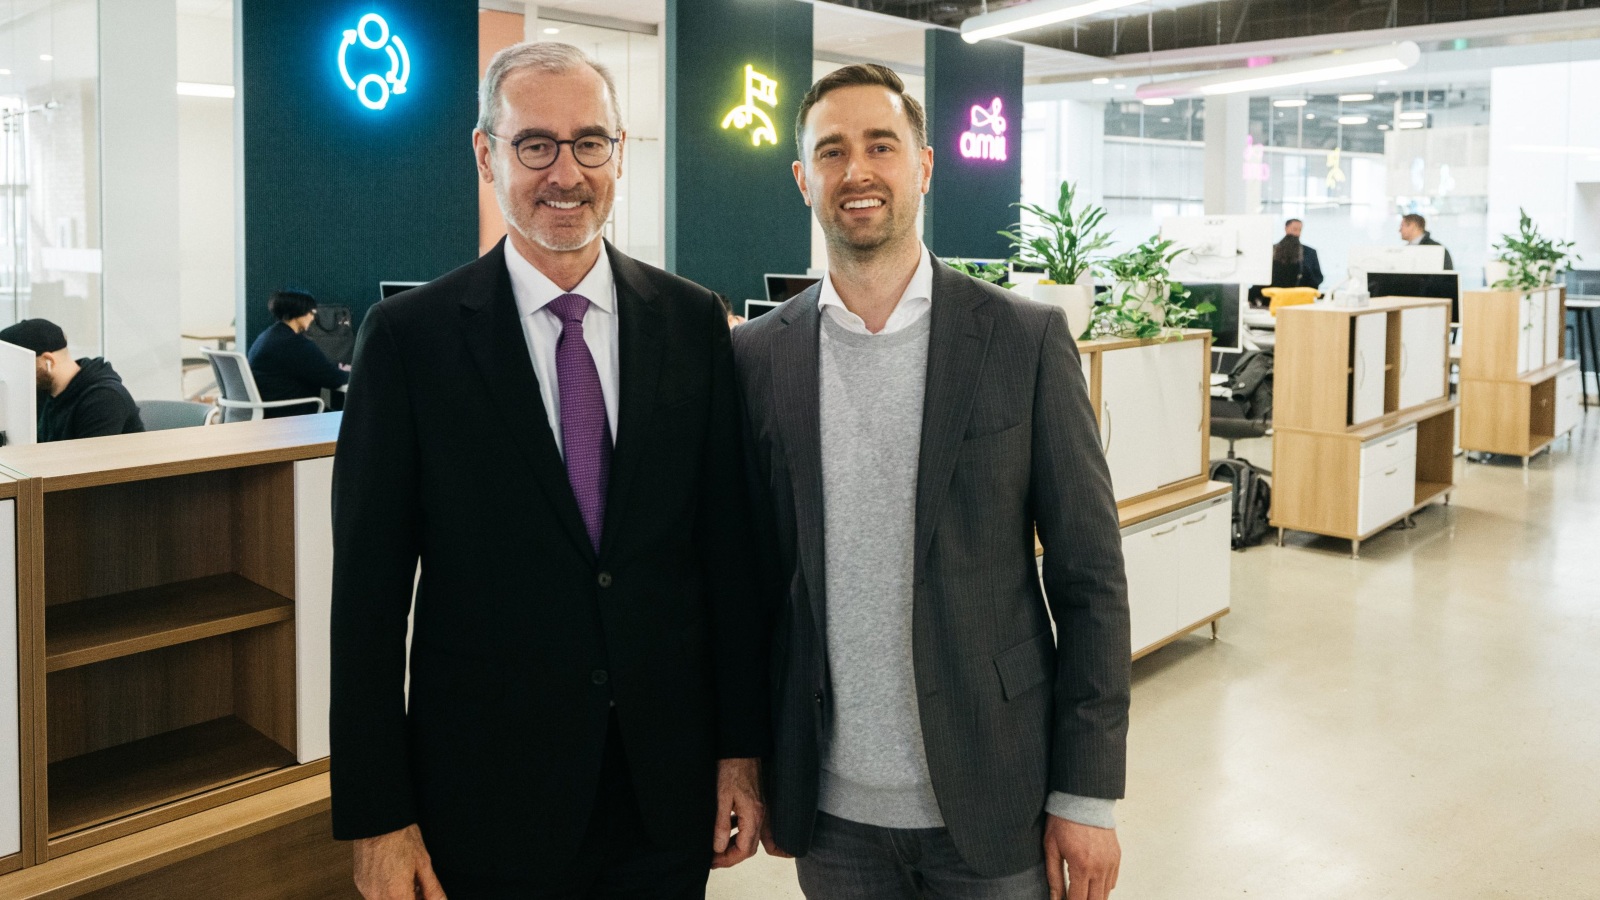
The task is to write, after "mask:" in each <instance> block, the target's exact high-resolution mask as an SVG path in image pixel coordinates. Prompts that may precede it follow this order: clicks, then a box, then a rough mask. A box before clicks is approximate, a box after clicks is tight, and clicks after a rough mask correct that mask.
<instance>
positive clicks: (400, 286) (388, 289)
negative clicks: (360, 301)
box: [378, 281, 423, 300]
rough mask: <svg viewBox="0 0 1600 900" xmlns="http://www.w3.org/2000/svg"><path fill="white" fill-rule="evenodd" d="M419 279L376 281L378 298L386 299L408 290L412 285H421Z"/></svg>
mask: <svg viewBox="0 0 1600 900" xmlns="http://www.w3.org/2000/svg"><path fill="white" fill-rule="evenodd" d="M422 284H423V282H421V281H380V282H378V299H379V300H387V299H389V298H390V297H393V296H394V295H395V294H398V293H400V292H401V291H409V290H411V289H412V288H414V287H421V286H422Z"/></svg>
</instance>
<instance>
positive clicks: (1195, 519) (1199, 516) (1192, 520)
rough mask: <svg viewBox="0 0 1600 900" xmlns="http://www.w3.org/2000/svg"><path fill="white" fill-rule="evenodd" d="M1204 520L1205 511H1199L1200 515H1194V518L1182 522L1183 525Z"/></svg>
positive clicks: (1194, 523) (1195, 523)
mask: <svg viewBox="0 0 1600 900" xmlns="http://www.w3.org/2000/svg"><path fill="white" fill-rule="evenodd" d="M1205 520H1206V514H1205V513H1201V514H1200V515H1198V516H1195V517H1194V518H1192V519H1190V520H1188V521H1187V522H1184V523H1183V524H1185V525H1197V524H1199V523H1201V522H1204V521H1205Z"/></svg>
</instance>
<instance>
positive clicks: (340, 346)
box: [306, 305, 356, 365]
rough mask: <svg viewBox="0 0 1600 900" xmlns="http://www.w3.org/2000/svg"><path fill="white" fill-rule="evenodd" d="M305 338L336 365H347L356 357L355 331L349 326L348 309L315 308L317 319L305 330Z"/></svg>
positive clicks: (334, 307)
mask: <svg viewBox="0 0 1600 900" xmlns="http://www.w3.org/2000/svg"><path fill="white" fill-rule="evenodd" d="M306 337H308V338H310V339H311V343H313V344H316V345H317V347H318V348H319V349H321V350H322V353H323V355H324V356H326V357H328V358H329V359H331V360H333V361H334V362H336V363H344V364H346V365H349V364H350V363H351V362H352V361H354V359H355V356H356V329H355V326H354V325H353V324H351V318H350V307H348V306H331V305H329V306H322V305H319V306H318V307H317V317H316V318H315V319H313V320H312V322H311V327H309V328H307V329H306Z"/></svg>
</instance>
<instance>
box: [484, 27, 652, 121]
mask: <svg viewBox="0 0 1600 900" xmlns="http://www.w3.org/2000/svg"><path fill="white" fill-rule="evenodd" d="M584 66H588V67H589V68H591V69H593V70H594V71H595V72H596V73H597V74H599V76H600V80H601V81H604V82H605V83H606V93H607V94H610V95H611V116H612V118H614V119H616V122H617V130H618V131H621V130H622V101H621V100H619V99H618V98H617V83H616V81H615V80H614V79H613V78H612V77H611V70H610V69H608V68H606V66H605V65H604V64H603V63H600V62H596V61H595V60H593V59H591V58H589V55H588V54H587V53H584V52H583V51H582V50H579V49H578V48H577V47H574V46H572V45H571V44H562V43H557V42H555V41H536V42H524V43H521V44H512V45H511V46H509V47H507V48H505V49H504V50H501V51H500V52H499V53H496V54H495V55H494V59H491V60H490V61H489V69H488V71H486V72H484V73H483V84H482V85H480V86H479V88H478V130H479V131H482V132H485V133H488V134H494V133H495V127H496V126H497V125H498V124H499V123H498V121H497V120H498V118H499V116H500V86H501V85H502V84H503V83H505V80H506V76H508V75H510V74H511V73H512V72H517V71H520V70H522V69H533V70H535V71H538V72H546V73H549V74H551V75H564V74H566V73H568V72H571V71H573V70H574V69H580V68H582V67H584Z"/></svg>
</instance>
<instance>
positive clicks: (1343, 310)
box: [1278, 297, 1450, 320]
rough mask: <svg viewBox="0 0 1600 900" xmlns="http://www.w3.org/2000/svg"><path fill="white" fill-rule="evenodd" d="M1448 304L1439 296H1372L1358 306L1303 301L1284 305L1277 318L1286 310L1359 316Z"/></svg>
mask: <svg viewBox="0 0 1600 900" xmlns="http://www.w3.org/2000/svg"><path fill="white" fill-rule="evenodd" d="M1449 305H1450V301H1449V300H1445V299H1443V298H1441V297H1373V298H1372V302H1371V303H1370V304H1368V305H1366V306H1360V307H1356V306H1334V305H1333V304H1332V303H1304V304H1301V305H1299V306H1286V307H1284V308H1282V309H1280V310H1278V318H1279V319H1280V320H1281V319H1282V318H1283V314H1284V313H1287V312H1293V313H1294V314H1295V315H1297V316H1298V315H1301V314H1303V313H1317V314H1319V315H1332V314H1340V315H1346V316H1359V315H1363V314H1365V313H1374V312H1388V311H1390V310H1396V309H1414V308H1417V307H1422V306H1444V307H1448V306H1449Z"/></svg>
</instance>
